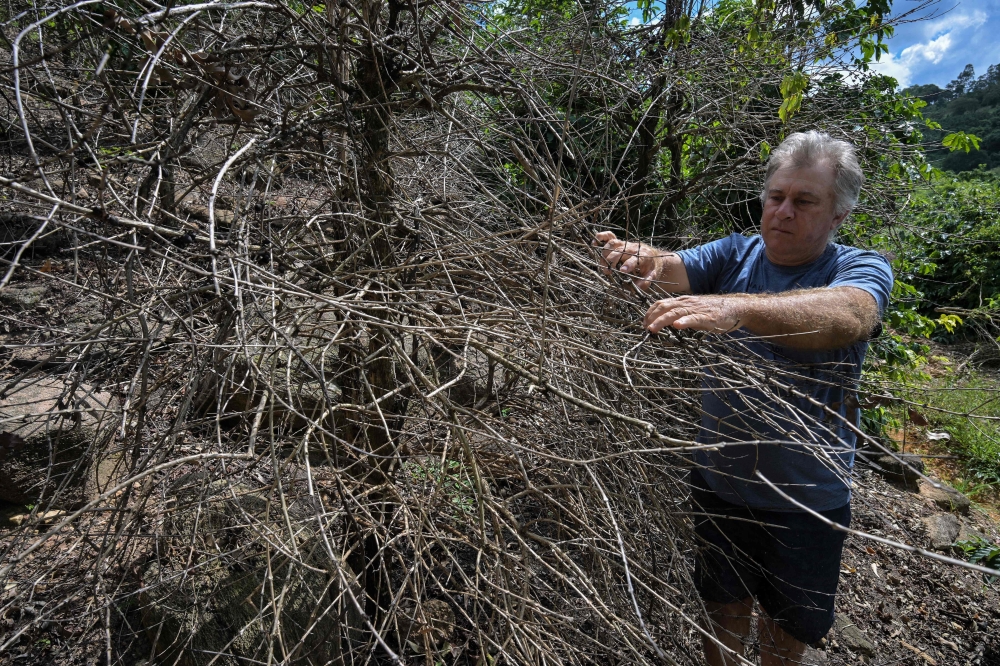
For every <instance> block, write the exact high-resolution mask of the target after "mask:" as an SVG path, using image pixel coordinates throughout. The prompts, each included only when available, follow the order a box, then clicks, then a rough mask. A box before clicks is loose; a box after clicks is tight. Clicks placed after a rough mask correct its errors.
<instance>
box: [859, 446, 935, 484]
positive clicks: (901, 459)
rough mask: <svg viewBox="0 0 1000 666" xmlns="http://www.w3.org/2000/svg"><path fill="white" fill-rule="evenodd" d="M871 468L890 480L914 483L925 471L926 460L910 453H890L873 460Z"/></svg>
mask: <svg viewBox="0 0 1000 666" xmlns="http://www.w3.org/2000/svg"><path fill="white" fill-rule="evenodd" d="M870 464H871V468H872V469H873V470H874V471H875V472H877V473H878V474H881V475H882V476H883V477H885V478H886V479H888V480H890V481H895V482H897V483H906V484H914V483H917V481H918V480H919V479H920V474H923V472H924V460H923V458H921V457H920V456H917V455H913V454H910V453H897V454H895V455H889V454H888V453H886V454H884V455H881V456H878V457H877V458H875V459H874V460H872V461H871V463H870Z"/></svg>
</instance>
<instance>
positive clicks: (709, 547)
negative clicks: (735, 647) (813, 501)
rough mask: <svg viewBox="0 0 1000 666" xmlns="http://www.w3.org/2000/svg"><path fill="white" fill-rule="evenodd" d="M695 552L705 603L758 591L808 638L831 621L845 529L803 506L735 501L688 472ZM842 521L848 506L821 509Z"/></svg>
mask: <svg viewBox="0 0 1000 666" xmlns="http://www.w3.org/2000/svg"><path fill="white" fill-rule="evenodd" d="M691 487H692V490H691V506H692V510H693V511H694V512H695V518H694V523H695V533H696V535H697V536H698V542H699V543H698V557H697V561H696V565H695V586H696V587H697V589H698V593H699V594H700V595H701V598H702V599H704V600H705V601H714V602H717V603H723V604H728V603H732V602H734V601H739V600H740V599H745V598H747V597H754V598H755V599H757V602H758V603H759V604H760V605H761V608H763V609H764V611H765V612H767V614H768V615H769V616H770V617H771V618H772V619H773V620H774V621H775V622H776V623H777V624H778V626H780V627H781V628H782V629H784V630H785V631H786V632H787V633H789V634H790V635H791V636H792V637H794V638H796V639H798V640H800V641H802V642H803V643H806V644H813V643H816V642H817V641H819V640H820V639H821V638H823V637H824V636H825V635H826V633H827V632H828V631H829V630H830V627H831V626H833V602H834V597H835V595H836V593H837V583H838V581H839V580H840V556H841V554H842V552H843V549H844V537H845V536H846V535H845V534H844V533H843V532H840V531H838V530H834V529H833V528H831V527H829V526H827V525H825V524H824V523H823V522H821V521H820V520H818V519H817V518H815V517H814V516H811V515H809V514H808V513H805V512H804V511H794V512H784V511H760V510H756V509H751V508H749V507H746V506H739V505H736V504H730V503H729V502H726V501H725V500H723V499H721V498H719V496H718V495H716V494H715V493H713V492H712V491H711V490H710V489H709V488H708V485H707V484H706V483H705V480H704V479H703V478H702V477H701V475H700V474H698V473H697V472H696V471H694V472H692V474H691ZM819 513H820V514H821V515H823V516H824V517H826V518H828V519H829V520H832V521H834V522H836V523H839V524H841V525H848V524H849V523H850V521H851V505H850V504H847V505H845V506H843V507H841V508H839V509H832V510H830V511H820V512H819Z"/></svg>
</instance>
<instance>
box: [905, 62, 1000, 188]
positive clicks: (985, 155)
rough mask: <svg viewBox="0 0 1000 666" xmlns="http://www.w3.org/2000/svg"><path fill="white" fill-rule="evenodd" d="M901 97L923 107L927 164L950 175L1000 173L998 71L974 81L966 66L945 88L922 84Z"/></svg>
mask: <svg viewBox="0 0 1000 666" xmlns="http://www.w3.org/2000/svg"><path fill="white" fill-rule="evenodd" d="M903 92H904V93H905V94H907V95H909V96H911V97H913V98H915V99H919V100H921V101H922V102H925V103H926V104H927V107H926V108H925V109H924V115H925V116H926V117H927V120H928V132H927V139H928V141H929V143H930V144H931V146H932V148H931V149H930V150H929V151H928V158H929V159H930V160H931V162H933V163H934V164H935V166H937V167H939V168H941V169H947V170H949V171H971V170H974V169H975V168H976V167H977V166H979V165H980V164H985V165H986V167H987V168H988V169H995V168H998V167H1000V65H992V66H990V68H989V69H988V71H987V73H986V74H984V75H983V76H980V77H978V78H976V76H975V70H974V69H973V67H972V65H966V67H965V69H964V70H963V71H962V73H961V74H959V75H958V77H957V78H956V79H955V80H954V81H952V82H951V83H949V84H948V85H947V86H946V87H945V88H941V87H939V86H936V85H934V84H924V85H915V86H910V87H909V88H907V89H906V90H904V91H903ZM980 137H982V138H981V139H980ZM935 146H936V147H935Z"/></svg>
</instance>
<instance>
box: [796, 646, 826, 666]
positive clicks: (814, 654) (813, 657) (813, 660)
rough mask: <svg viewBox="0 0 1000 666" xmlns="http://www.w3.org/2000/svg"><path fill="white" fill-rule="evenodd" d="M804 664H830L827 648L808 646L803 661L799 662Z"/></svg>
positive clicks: (810, 665)
mask: <svg viewBox="0 0 1000 666" xmlns="http://www.w3.org/2000/svg"><path fill="white" fill-rule="evenodd" d="M799 663H801V664H802V665H803V666H813V665H814V664H815V665H816V666H820V665H821V664H829V663H830V656H829V655H828V654H827V653H826V651H825V650H817V649H816V648H814V647H807V648H806V651H805V652H804V653H803V654H802V661H801V662H799Z"/></svg>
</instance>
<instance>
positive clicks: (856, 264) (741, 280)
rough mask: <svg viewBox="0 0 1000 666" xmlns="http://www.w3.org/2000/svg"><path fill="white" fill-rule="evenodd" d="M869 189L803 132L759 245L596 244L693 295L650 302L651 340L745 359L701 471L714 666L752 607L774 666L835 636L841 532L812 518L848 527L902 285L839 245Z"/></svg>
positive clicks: (818, 138) (768, 203)
mask: <svg viewBox="0 0 1000 666" xmlns="http://www.w3.org/2000/svg"><path fill="white" fill-rule="evenodd" d="M863 182H864V176H863V174H862V172H861V168H860V167H859V165H858V161H857V158H856V156H855V152H854V148H853V146H851V144H849V143H847V142H845V141H840V140H835V139H833V138H831V137H830V136H829V135H828V134H824V133H820V132H815V131H812V132H804V133H796V134H792V135H791V136H789V137H788V138H787V139H786V140H785V141H784V142H783V143H782V144H781V145H780V146H779V147H778V148H777V149H776V150H775V151H774V152H773V153H772V154H771V158H770V160H769V162H768V165H767V172H766V177H765V180H764V188H763V192H762V193H761V199H762V201H763V204H764V212H763V215H762V217H761V222H760V235H756V236H752V237H749V238H748V237H745V236H741V235H739V234H733V235H731V236H729V237H728V238H724V239H722V240H718V241H715V242H712V243H708V244H706V245H702V246H700V247H696V248H693V249H690V250H684V251H681V252H677V253H670V252H664V251H660V250H657V249H655V248H653V247H650V246H648V245H644V244H641V243H632V242H624V241H621V240H619V239H617V238H616V237H615V235H614V234H613V233H611V232H610V231H603V232H600V233H598V234H597V240H596V241H595V245H598V246H603V247H602V251H601V254H602V257H603V261H602V264H603V268H604V270H605V271H606V272H610V271H612V270H615V269H617V270H618V271H620V272H622V273H624V274H626V275H628V276H630V277H631V278H632V280H633V282H634V284H635V286H636V287H637V288H638V289H640V290H650V289H656V290H659V291H662V292H666V293H670V294H690V295H682V296H674V297H671V298H664V299H663V300H659V301H656V302H655V303H654V304H653V305H652V306H651V307H650V308H649V311H648V312H647V313H646V318H645V322H644V323H645V326H646V328H647V329H648V330H649V331H650V332H652V333H658V332H660V331H662V330H663V329H664V328H665V327H668V326H670V327H673V328H675V329H695V330H700V331H709V332H712V333H719V334H726V336H727V343H728V344H729V345H730V349H731V350H732V352H733V356H735V357H741V360H740V361H738V362H737V363H734V364H733V366H732V367H728V368H727V367H725V366H722V365H719V364H715V365H714V366H713V369H712V370H711V371H710V373H709V374H708V376H707V377H706V379H705V381H704V384H703V389H705V390H704V392H703V396H704V397H703V402H702V423H701V433H700V435H699V441H700V442H702V443H709V444H719V445H720V446H719V447H718V448H717V449H713V450H705V451H699V452H698V453H697V454H696V455H695V456H694V462H695V468H694V470H693V472H692V479H691V485H692V506H693V507H694V510H695V512H696V519H695V530H696V533H697V535H698V536H699V537H700V539H699V541H700V544H699V545H700V547H699V556H698V558H697V565H696V571H695V582H696V585H697V587H698V591H699V593H700V595H701V596H702V598H703V600H704V601H705V604H706V608H707V610H708V612H709V616H710V618H711V619H712V622H713V624H714V627H713V629H714V633H715V635H716V636H717V639H718V641H719V642H721V643H722V644H724V645H725V646H726V647H727V648H729V649H730V650H732V651H733V652H732V653H730V652H729V650H724V649H721V648H720V647H719V644H718V643H717V642H716V641H714V640H712V639H706V640H705V657H706V660H707V661H708V663H709V664H711V665H712V666H722V665H724V664H725V665H730V664H736V663H737V661H736V659H735V658H734V657H733V656H732V654H733V653H737V654H741V655H742V653H743V646H742V641H743V639H744V638H745V637H747V636H748V635H749V633H750V618H751V612H750V609H751V606H752V603H753V600H754V599H756V600H757V602H758V604H759V605H760V608H761V610H762V613H761V614H760V619H759V627H760V637H761V663H762V664H763V665H764V666H770V665H786V664H787V665H790V664H798V663H803V655H804V654H805V652H806V649H807V645H808V644H811V643H815V642H817V641H819V640H820V639H821V638H822V637H823V636H824V635H826V633H827V632H828V631H829V629H830V627H831V626H832V624H833V610H834V597H835V593H836V590H837V583H838V579H839V573H840V559H841V553H842V549H843V533H842V532H838V531H835V530H833V529H832V528H830V527H828V526H827V525H826V524H825V523H823V522H822V521H820V520H818V519H817V518H815V517H814V516H812V515H811V514H809V513H807V512H806V511H804V510H803V509H802V507H808V508H809V509H811V510H813V511H816V512H818V513H820V514H822V515H824V516H825V517H827V518H828V519H830V520H832V521H834V522H837V523H840V524H847V523H848V522H849V521H850V516H851V513H850V469H851V466H852V465H853V462H854V445H855V440H856V435H855V432H854V429H855V428H856V427H857V426H858V424H859V414H858V411H857V408H856V407H857V403H856V397H855V390H856V383H857V381H858V379H859V377H860V374H861V365H862V362H863V360H864V355H865V351H866V349H867V342H866V340H867V339H868V337H869V336H870V334H871V333H872V331H873V330H874V329H876V328H877V326H878V324H879V321H880V320H881V314H882V312H883V311H884V310H885V307H886V305H887V304H888V301H889V294H890V292H891V290H892V283H893V279H892V271H891V269H890V267H889V264H888V262H887V261H886V260H885V259H883V258H882V257H881V256H879V255H878V254H876V253H874V252H868V251H864V250H859V249H857V248H853V247H848V246H844V245H837V244H834V243H833V242H832V241H831V239H832V238H833V236H834V234H835V233H836V231H837V228H838V227H839V226H840V225H841V223H843V221H844V219H845V218H846V217H847V215H848V213H850V211H851V209H852V208H853V207H854V205H855V204H856V203H857V200H858V196H859V194H860V191H861V186H862V184H863ZM741 373H750V374H752V375H755V379H754V380H753V381H749V380H748V378H747V377H746V376H745V375H744V376H742V377H741ZM751 442H752V443H751ZM761 477H763V479H766V481H765V480H763V479H762V478H761ZM771 484H773V487H772V485H771ZM774 488H778V489H779V491H780V492H779V491H776V490H775V489H774Z"/></svg>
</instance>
